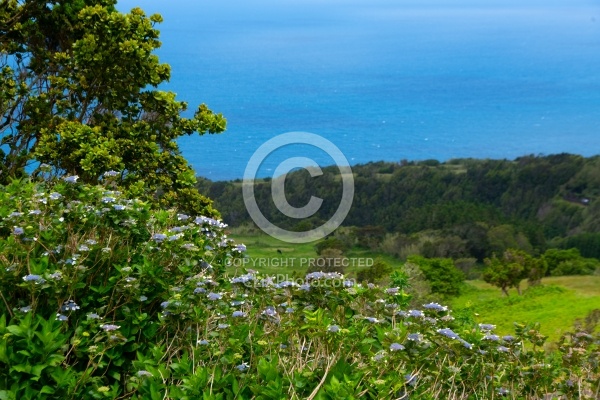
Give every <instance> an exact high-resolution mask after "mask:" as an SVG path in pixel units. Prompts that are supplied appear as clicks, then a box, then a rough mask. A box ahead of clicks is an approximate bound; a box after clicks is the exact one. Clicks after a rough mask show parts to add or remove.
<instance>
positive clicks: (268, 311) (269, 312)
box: [261, 306, 277, 317]
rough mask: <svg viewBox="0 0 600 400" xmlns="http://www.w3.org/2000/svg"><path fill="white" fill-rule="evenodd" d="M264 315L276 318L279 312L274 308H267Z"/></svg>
mask: <svg viewBox="0 0 600 400" xmlns="http://www.w3.org/2000/svg"><path fill="white" fill-rule="evenodd" d="M261 314H262V315H266V316H267V317H276V316H277V310H275V308H274V307H270V306H269V307H267V308H266V309H265V310H264V311H263V312H262V313H261Z"/></svg>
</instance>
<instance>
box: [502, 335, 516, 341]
mask: <svg viewBox="0 0 600 400" xmlns="http://www.w3.org/2000/svg"><path fill="white" fill-rule="evenodd" d="M502 340H504V341H505V342H512V341H513V340H515V337H514V336H512V335H506V336H502Z"/></svg>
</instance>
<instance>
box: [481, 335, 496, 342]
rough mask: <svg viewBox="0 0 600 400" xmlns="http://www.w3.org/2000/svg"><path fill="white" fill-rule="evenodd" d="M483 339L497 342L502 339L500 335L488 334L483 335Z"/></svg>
mask: <svg viewBox="0 0 600 400" xmlns="http://www.w3.org/2000/svg"><path fill="white" fill-rule="evenodd" d="M483 340H491V341H492V342H497V341H499V340H500V336H498V335H490V334H488V335H485V336H484V337H483Z"/></svg>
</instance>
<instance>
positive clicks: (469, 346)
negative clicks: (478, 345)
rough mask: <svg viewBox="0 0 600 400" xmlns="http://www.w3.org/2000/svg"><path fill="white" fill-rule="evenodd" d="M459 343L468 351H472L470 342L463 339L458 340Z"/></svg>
mask: <svg viewBox="0 0 600 400" xmlns="http://www.w3.org/2000/svg"><path fill="white" fill-rule="evenodd" d="M458 341H459V342H460V343H461V344H462V345H463V346H464V347H465V348H467V349H469V350H472V349H473V345H472V344H471V343H469V342H467V341H466V340H463V339H458Z"/></svg>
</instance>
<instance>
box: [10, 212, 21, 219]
mask: <svg viewBox="0 0 600 400" xmlns="http://www.w3.org/2000/svg"><path fill="white" fill-rule="evenodd" d="M22 215H23V213H22V212H18V211H14V212H11V213H10V214H8V218H18V217H21V216H22Z"/></svg>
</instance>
